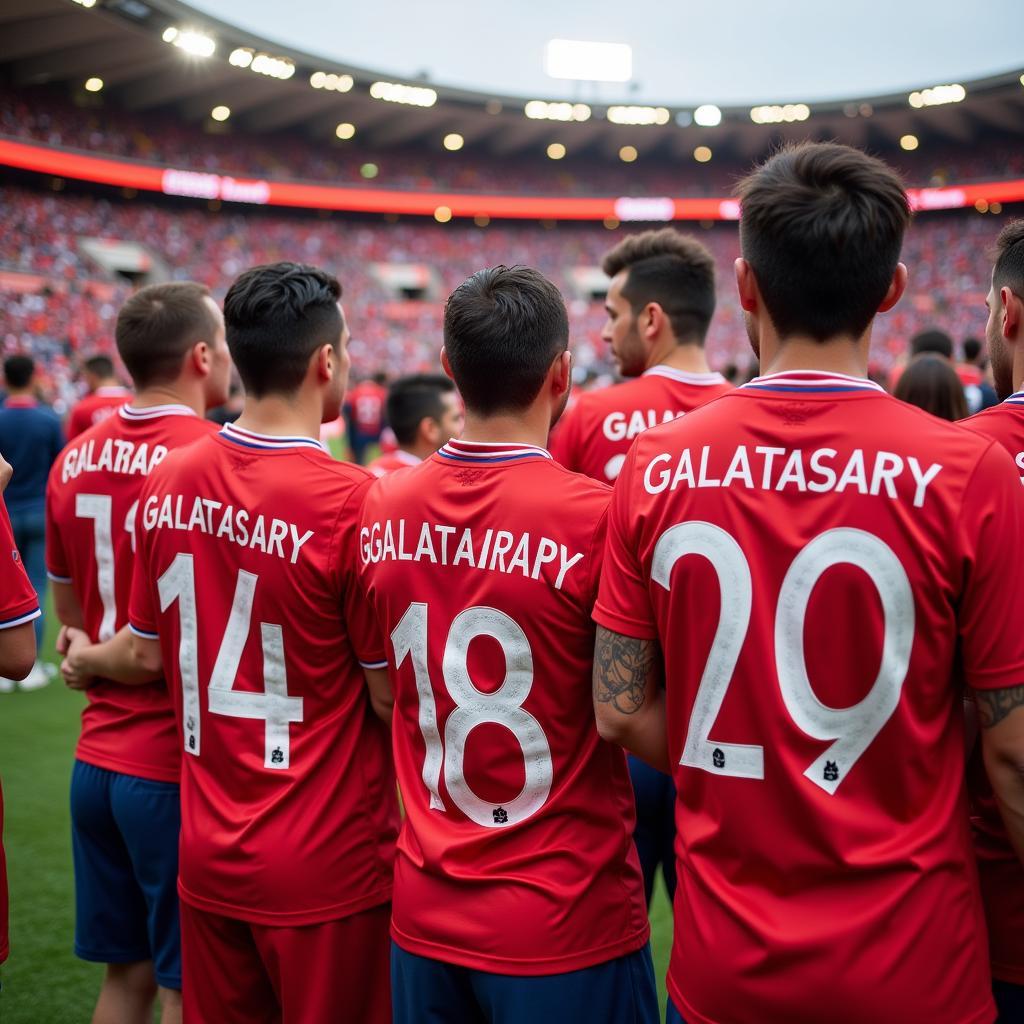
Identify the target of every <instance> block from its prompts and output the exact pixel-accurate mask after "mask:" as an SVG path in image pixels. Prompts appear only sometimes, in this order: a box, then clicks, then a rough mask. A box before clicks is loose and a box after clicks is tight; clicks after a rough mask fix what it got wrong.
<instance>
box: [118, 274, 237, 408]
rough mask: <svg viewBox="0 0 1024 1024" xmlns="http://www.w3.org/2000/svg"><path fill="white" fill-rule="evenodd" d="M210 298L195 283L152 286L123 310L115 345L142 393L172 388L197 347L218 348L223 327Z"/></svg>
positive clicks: (137, 294)
mask: <svg viewBox="0 0 1024 1024" xmlns="http://www.w3.org/2000/svg"><path fill="white" fill-rule="evenodd" d="M209 295H210V292H209V289H207V288H205V287H204V286H203V285H201V284H196V283H195V282H193V281H175V282H172V283H169V284H151V285H147V286H146V287H145V288H140V289H139V291H137V292H136V293H135V294H134V295H133V296H132V297H131V298H130V299H129V300H128V301H127V302H126V303H125V304H124V305H123V306H122V307H121V311H120V312H119V313H118V314H117V325H116V327H115V328H114V339H115V341H116V342H117V351H118V352H119V353H120V354H121V360H122V361H123V362H124V365H125V368H126V369H127V370H128V373H129V374H131V378H132V380H133V381H134V382H135V386H136V387H137V388H140V389H141V388H147V387H150V386H152V385H155V384H168V383H170V382H171V381H173V380H175V379H176V378H177V376H178V374H180V373H181V367H182V362H183V360H184V358H185V355H186V353H188V352H189V351H190V350H191V349H192V347H193V346H194V345H197V344H199V342H201V341H205V342H208V343H210V344H212V343H213V339H214V336H215V335H216V333H217V328H218V324H217V320H216V318H215V317H214V315H213V313H212V312H211V310H210V307H209V306H208V305H207V303H206V302H205V299H207V298H208V297H209Z"/></svg>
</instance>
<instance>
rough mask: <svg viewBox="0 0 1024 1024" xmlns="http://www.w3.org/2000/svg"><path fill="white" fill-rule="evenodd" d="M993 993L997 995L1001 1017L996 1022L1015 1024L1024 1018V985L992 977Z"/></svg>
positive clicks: (997, 1005) (997, 1023) (999, 1023)
mask: <svg viewBox="0 0 1024 1024" xmlns="http://www.w3.org/2000/svg"><path fill="white" fill-rule="evenodd" d="M992 994H993V995H994V996H995V997H996V1008H997V1009H998V1010H999V1017H998V1019H997V1020H996V1024H1014V1022H1017V1024H1019V1022H1020V1021H1022V1020H1024V985H1014V984H1013V983H1012V982H1009V981H999V980H998V979H997V978H993V979H992Z"/></svg>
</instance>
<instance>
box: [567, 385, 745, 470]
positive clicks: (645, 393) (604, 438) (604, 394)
mask: <svg viewBox="0 0 1024 1024" xmlns="http://www.w3.org/2000/svg"><path fill="white" fill-rule="evenodd" d="M730 391H732V385H731V384H730V383H729V382H728V381H727V380H726V379H725V378H724V377H723V376H722V375H721V374H720V373H686V372H684V371H683V370H673V369H672V368H671V367H669V366H652V367H651V368H650V369H649V370H647V371H646V372H644V373H643V374H641V375H640V376H639V377H636V378H634V379H633V380H627V381H625V382H624V383H622V384H616V385H615V386H614V387H610V388H601V389H600V390H598V391H588V392H586V393H585V394H582V395H580V397H579V398H578V399H577V401H576V402H574V403H573V405H572V407H571V408H569V409H567V410H566V412H565V415H564V416H563V417H562V422H560V423H559V424H558V429H557V430H556V431H555V432H554V433H553V434H552V435H551V442H550V443H551V454H552V455H553V456H554V457H555V459H556V460H557V461H558V462H560V463H561V464H562V465H563V466H565V468H566V469H571V470H573V471H574V472H576V473H585V474H586V475H587V476H589V477H593V478H594V479H595V480H604V481H606V482H608V483H611V482H612V481H613V480H614V479H615V478H616V477H617V476H618V475H619V470H620V469H621V468H622V463H623V461H624V460H625V458H626V453H627V452H628V451H629V446H630V445H631V444H632V443H633V438H635V437H636V436H637V434H639V433H640V432H641V431H643V430H647V429H648V428H649V427H653V426H655V425H656V424H658V423H666V422H668V421H669V420H674V419H677V418H678V417H679V416H684V415H685V414H686V413H688V412H691V411H692V410H694V409H696V408H697V407H698V406H700V405H703V404H704V403H705V402H710V401H711V400H712V399H713V398H718V397H719V396H720V395H725V394H728V393H729V392H730Z"/></svg>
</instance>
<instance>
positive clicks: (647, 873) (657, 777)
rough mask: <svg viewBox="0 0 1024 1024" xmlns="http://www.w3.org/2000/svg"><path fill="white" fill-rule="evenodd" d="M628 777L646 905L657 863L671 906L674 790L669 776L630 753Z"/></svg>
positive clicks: (652, 889)
mask: <svg viewBox="0 0 1024 1024" xmlns="http://www.w3.org/2000/svg"><path fill="white" fill-rule="evenodd" d="M629 778H630V781H631V782H632V783H633V796H634V798H635V799H636V828H635V829H634V831H633V842H634V843H636V852H637V855H638V856H639V858H640V869H641V870H642V871H643V873H644V893H645V894H646V896H647V905H648V906H650V905H651V894H652V893H653V892H654V879H655V876H656V875H657V873H658V865H659V864H660V865H661V870H662V874H664V876H665V888H666V889H667V890H668V901H669V903H671V902H672V901H673V900H674V899H675V895H676V853H675V849H674V847H675V840H676V787H675V785H674V783H673V782H672V779H671V777H670V776H668V775H665V774H664V773H663V772H659V771H658V770H657V768H652V767H651V766H650V765H649V764H647V763H646V762H644V761H641V760H640V758H638V757H634V756H633V755H632V754H630V755H629Z"/></svg>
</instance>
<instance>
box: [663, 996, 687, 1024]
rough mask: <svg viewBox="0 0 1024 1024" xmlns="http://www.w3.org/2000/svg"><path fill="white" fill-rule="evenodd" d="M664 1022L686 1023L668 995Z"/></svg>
mask: <svg viewBox="0 0 1024 1024" xmlns="http://www.w3.org/2000/svg"><path fill="white" fill-rule="evenodd" d="M665 1024H686V1021H685V1020H683V1015H682V1014H681V1013H680V1012H679V1011H678V1010H677V1009H676V1004H675V1003H673V1002H672V997H671V996H669V997H668V1006H666V1007H665Z"/></svg>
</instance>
